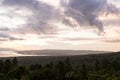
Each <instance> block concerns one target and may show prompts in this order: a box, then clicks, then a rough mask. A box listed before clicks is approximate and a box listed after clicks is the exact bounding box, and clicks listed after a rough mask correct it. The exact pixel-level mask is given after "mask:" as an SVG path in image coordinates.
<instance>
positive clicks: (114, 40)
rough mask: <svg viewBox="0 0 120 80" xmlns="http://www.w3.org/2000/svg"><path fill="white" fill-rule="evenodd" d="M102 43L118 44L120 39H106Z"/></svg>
mask: <svg viewBox="0 0 120 80" xmlns="http://www.w3.org/2000/svg"><path fill="white" fill-rule="evenodd" d="M104 42H107V43H120V39H107V40H104Z"/></svg>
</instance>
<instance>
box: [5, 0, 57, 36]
mask: <svg viewBox="0 0 120 80" xmlns="http://www.w3.org/2000/svg"><path fill="white" fill-rule="evenodd" d="M3 5H4V6H10V7H12V8H16V9H15V10H18V9H24V8H25V9H27V10H29V11H31V13H32V14H31V15H29V16H27V19H26V24H22V25H19V28H17V29H18V31H20V32H21V33H35V34H42V33H43V34H51V33H55V31H56V29H57V28H56V27H55V26H54V23H52V22H51V21H52V20H54V19H56V15H57V10H56V9H55V8H54V7H53V6H51V5H48V4H46V3H44V2H41V1H37V0H4V2H3Z"/></svg>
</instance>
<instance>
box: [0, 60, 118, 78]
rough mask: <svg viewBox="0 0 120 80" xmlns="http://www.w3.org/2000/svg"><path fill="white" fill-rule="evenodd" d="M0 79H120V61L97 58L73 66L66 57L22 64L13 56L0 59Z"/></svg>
mask: <svg viewBox="0 0 120 80" xmlns="http://www.w3.org/2000/svg"><path fill="white" fill-rule="evenodd" d="M0 80H120V63H119V61H117V60H111V61H110V60H108V59H103V60H97V59H96V60H94V63H93V64H86V63H84V64H83V63H82V64H81V65H79V66H74V67H73V65H72V64H71V63H70V59H69V58H66V59H65V60H62V61H58V62H50V63H48V64H46V65H41V64H32V65H21V64H18V61H17V58H13V59H12V60H9V59H7V60H4V61H3V60H0Z"/></svg>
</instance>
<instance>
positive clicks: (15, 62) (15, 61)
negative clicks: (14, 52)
mask: <svg viewBox="0 0 120 80" xmlns="http://www.w3.org/2000/svg"><path fill="white" fill-rule="evenodd" d="M12 63H13V64H14V65H17V64H18V60H17V58H16V57H15V58H13V60H12Z"/></svg>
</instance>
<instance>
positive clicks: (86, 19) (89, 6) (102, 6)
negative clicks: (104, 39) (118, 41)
mask: <svg viewBox="0 0 120 80" xmlns="http://www.w3.org/2000/svg"><path fill="white" fill-rule="evenodd" d="M66 1H68V2H66ZM61 5H62V6H63V7H64V8H65V11H64V13H65V15H66V17H67V18H68V17H69V18H72V19H74V20H75V21H76V22H77V23H78V24H79V25H80V26H91V28H95V27H96V28H97V29H98V30H99V31H100V32H104V25H103V22H102V21H101V20H100V19H99V17H100V16H101V15H104V14H106V15H107V14H119V13H120V11H119V9H118V8H116V6H115V5H113V4H111V3H108V2H107V0H61ZM71 23H72V22H70V21H69V22H68V21H67V22H66V24H68V25H71Z"/></svg>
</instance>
